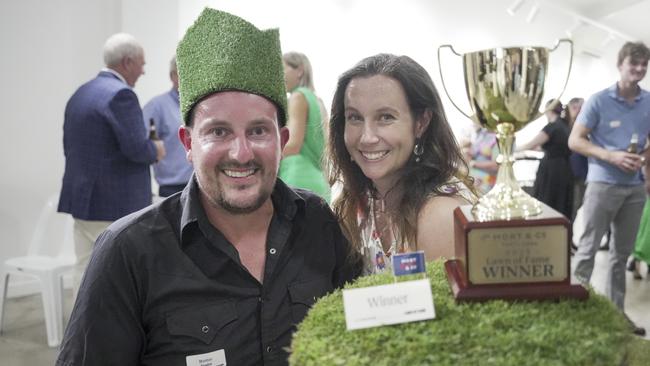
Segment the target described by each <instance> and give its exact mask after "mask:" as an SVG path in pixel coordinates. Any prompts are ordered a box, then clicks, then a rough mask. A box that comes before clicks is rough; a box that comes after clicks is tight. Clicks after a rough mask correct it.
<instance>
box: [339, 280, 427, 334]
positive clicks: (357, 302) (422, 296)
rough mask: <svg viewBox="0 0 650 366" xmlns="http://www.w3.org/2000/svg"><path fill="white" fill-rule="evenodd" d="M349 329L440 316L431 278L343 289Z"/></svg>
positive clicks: (346, 320)
mask: <svg viewBox="0 0 650 366" xmlns="http://www.w3.org/2000/svg"><path fill="white" fill-rule="evenodd" d="M343 309H344V310H345V323H346V326H347V329H348V330H354V329H363V328H372V327H379V326H382V325H389V324H400V323H408V322H414V321H418V320H426V319H433V318H435V317H436V313H435V310H434V308H433V295H432V294H431V285H430V283H429V280H428V279H422V280H416V281H404V282H399V283H395V284H390V285H381V286H372V287H362V288H355V289H348V290H343Z"/></svg>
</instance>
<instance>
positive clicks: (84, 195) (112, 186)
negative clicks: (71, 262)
mask: <svg viewBox="0 0 650 366" xmlns="http://www.w3.org/2000/svg"><path fill="white" fill-rule="evenodd" d="M104 63H105V64H106V68H104V69H102V70H101V72H100V73H99V74H98V75H97V77H96V78H94V79H92V80H90V81H88V82H87V83H85V84H83V85H82V86H81V87H79V89H77V91H76V92H75V93H74V94H73V95H72V97H71V98H70V100H69V101H68V104H67V105H66V108H65V120H64V125H63V150H64V153H65V173H64V175H63V185H62V188H61V195H60V199H59V207H58V211H59V212H66V213H69V214H71V215H72V216H73V217H74V219H75V224H74V227H75V230H74V232H75V233H74V241H75V252H76V255H77V261H78V262H77V268H76V271H75V275H74V276H73V291H74V294H75V296H76V293H77V289H78V288H79V282H80V279H81V276H82V274H83V271H84V269H85V267H86V264H87V262H88V258H89V256H90V252H91V251H92V247H93V244H94V242H95V240H96V239H97V237H98V236H99V234H101V232H103V231H104V229H106V227H108V225H109V224H110V223H111V222H113V221H115V220H116V219H118V218H120V217H122V216H125V215H127V214H129V213H132V212H134V211H137V210H139V209H141V208H143V207H146V206H148V205H149V204H151V178H150V175H149V165H150V164H152V163H154V162H156V161H158V160H159V159H162V157H163V156H164V155H165V148H164V146H163V143H162V142H161V141H151V140H149V139H148V136H147V131H146V129H145V125H144V122H143V117H142V110H141V108H140V103H139V102H138V97H137V96H136V95H135V92H134V91H133V89H132V88H133V86H135V83H136V81H137V80H138V78H139V77H140V75H142V74H144V69H143V66H144V63H145V61H144V51H143V49H142V46H140V44H139V43H138V42H137V41H136V40H135V38H133V36H131V35H128V34H125V33H118V34H115V35H113V36H111V37H110V38H109V39H108V40H107V41H106V43H105V45H104Z"/></svg>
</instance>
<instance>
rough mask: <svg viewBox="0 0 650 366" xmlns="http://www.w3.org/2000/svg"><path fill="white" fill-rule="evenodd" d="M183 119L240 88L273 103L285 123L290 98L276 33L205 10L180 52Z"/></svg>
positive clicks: (230, 16)
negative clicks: (215, 97) (208, 101)
mask: <svg viewBox="0 0 650 366" xmlns="http://www.w3.org/2000/svg"><path fill="white" fill-rule="evenodd" d="M176 58H177V63H178V79H179V83H178V84H179V85H178V88H179V93H180V107H181V116H182V117H183V120H184V121H185V124H188V123H189V122H190V117H191V111H192V108H194V106H195V105H196V104H197V103H198V102H199V101H201V99H203V98H204V97H207V96H209V95H211V94H214V93H217V92H220V91H226V90H239V91H244V92H248V93H252V94H257V95H260V96H262V97H265V98H267V99H269V100H270V101H271V102H273V103H274V104H275V105H276V107H277V108H278V118H279V121H280V125H282V126H283V125H284V124H285V121H286V111H287V94H286V88H285V85H284V69H283V66H282V51H281V48H280V34H279V31H278V29H276V28H275V29H268V30H259V29H258V28H257V27H255V26H254V25H253V24H251V23H249V22H247V21H246V20H244V19H242V18H239V17H237V16H235V15H232V14H229V13H226V12H223V11H219V10H215V9H210V8H205V9H204V10H203V12H202V13H201V15H199V17H198V18H197V19H196V21H195V22H194V24H193V25H192V26H191V27H190V28H189V29H188V30H187V32H186V33H185V36H184V37H183V39H182V40H181V41H180V43H179V44H178V48H177V50H176Z"/></svg>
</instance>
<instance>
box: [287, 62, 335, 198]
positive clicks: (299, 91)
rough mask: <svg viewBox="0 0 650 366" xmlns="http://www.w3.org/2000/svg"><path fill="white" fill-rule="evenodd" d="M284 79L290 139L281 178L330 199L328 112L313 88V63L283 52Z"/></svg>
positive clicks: (294, 185)
mask: <svg viewBox="0 0 650 366" xmlns="http://www.w3.org/2000/svg"><path fill="white" fill-rule="evenodd" d="M282 58H283V61H284V81H285V84H286V86H287V90H288V91H289V92H290V94H291V95H290V96H289V112H288V121H287V127H288V128H289V132H290V135H289V141H288V142H287V144H286V145H285V147H284V150H282V156H283V158H282V162H281V164H280V173H279V176H280V178H281V179H282V180H283V181H284V182H285V183H287V184H288V185H290V186H292V187H295V188H304V189H308V190H310V191H313V192H314V193H316V194H318V195H320V196H321V197H323V198H324V199H325V200H326V201H327V202H329V201H330V187H329V184H328V183H327V180H326V179H325V175H324V174H323V169H322V157H323V147H324V145H325V137H324V132H323V121H325V120H327V112H326V110H325V106H324V105H323V102H322V101H321V99H320V98H318V96H317V95H316V93H315V92H314V82H313V77H312V70H311V64H310V63H309V59H307V57H306V56H305V55H303V54H302V53H298V52H289V53H286V54H284V55H283V57H282Z"/></svg>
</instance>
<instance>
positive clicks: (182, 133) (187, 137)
mask: <svg viewBox="0 0 650 366" xmlns="http://www.w3.org/2000/svg"><path fill="white" fill-rule="evenodd" d="M178 139H179V140H181V144H183V147H184V148H185V156H186V157H187V161H189V162H190V163H191V162H192V128H190V127H187V126H180V127H179V128H178Z"/></svg>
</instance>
